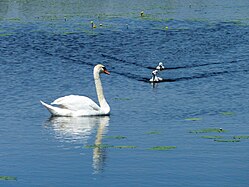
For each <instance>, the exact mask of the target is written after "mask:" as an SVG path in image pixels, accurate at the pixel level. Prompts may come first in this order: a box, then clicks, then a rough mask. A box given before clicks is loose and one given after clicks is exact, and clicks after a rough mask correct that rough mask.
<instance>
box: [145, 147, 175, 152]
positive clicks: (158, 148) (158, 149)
mask: <svg viewBox="0 0 249 187" xmlns="http://www.w3.org/2000/svg"><path fill="white" fill-rule="evenodd" d="M175 148H176V146H155V147H151V148H149V150H156V151H167V150H171V149H175Z"/></svg>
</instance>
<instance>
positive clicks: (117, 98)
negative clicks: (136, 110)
mask: <svg viewBox="0 0 249 187" xmlns="http://www.w3.org/2000/svg"><path fill="white" fill-rule="evenodd" d="M114 100H118V101H128V100H131V99H130V98H125V97H124V98H120V97H115V98H114Z"/></svg>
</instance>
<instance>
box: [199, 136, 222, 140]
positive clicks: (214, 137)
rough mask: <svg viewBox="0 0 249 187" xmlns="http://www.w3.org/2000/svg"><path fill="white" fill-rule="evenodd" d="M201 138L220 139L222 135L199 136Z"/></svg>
mask: <svg viewBox="0 0 249 187" xmlns="http://www.w3.org/2000/svg"><path fill="white" fill-rule="evenodd" d="M201 138H205V139H221V138H223V137H222V136H201Z"/></svg>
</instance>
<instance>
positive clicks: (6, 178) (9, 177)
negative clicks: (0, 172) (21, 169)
mask: <svg viewBox="0 0 249 187" xmlns="http://www.w3.org/2000/svg"><path fill="white" fill-rule="evenodd" d="M0 180H6V181H7V180H14V181H16V180H17V178H16V177H12V176H0Z"/></svg>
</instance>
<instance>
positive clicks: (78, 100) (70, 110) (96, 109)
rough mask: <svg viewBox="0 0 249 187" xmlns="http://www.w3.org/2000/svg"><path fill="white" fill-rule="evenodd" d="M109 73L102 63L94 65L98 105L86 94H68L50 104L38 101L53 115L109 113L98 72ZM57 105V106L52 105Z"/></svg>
mask: <svg viewBox="0 0 249 187" xmlns="http://www.w3.org/2000/svg"><path fill="white" fill-rule="evenodd" d="M101 73H105V74H110V73H109V72H108V71H107V70H106V68H105V67H104V66H103V65H102V64H98V65H96V66H95V67H94V70H93V75H94V81H95V86H96V92H97V96H98V100H99V104H100V106H98V105H97V104H96V103H95V102H94V101H93V100H91V99H90V98H88V97H86V96H79V95H69V96H64V97H60V98H58V99H56V100H55V101H54V102H52V103H51V105H49V104H47V103H44V102H43V101H40V102H41V104H42V105H43V106H44V107H46V108H47V109H48V111H49V112H50V113H51V114H52V115H53V116H103V115H109V114H110V107H109V105H108V103H107V102H106V100H105V97H104V93H103V88H102V84H101V80H100V74H101ZM52 105H57V106H52Z"/></svg>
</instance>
